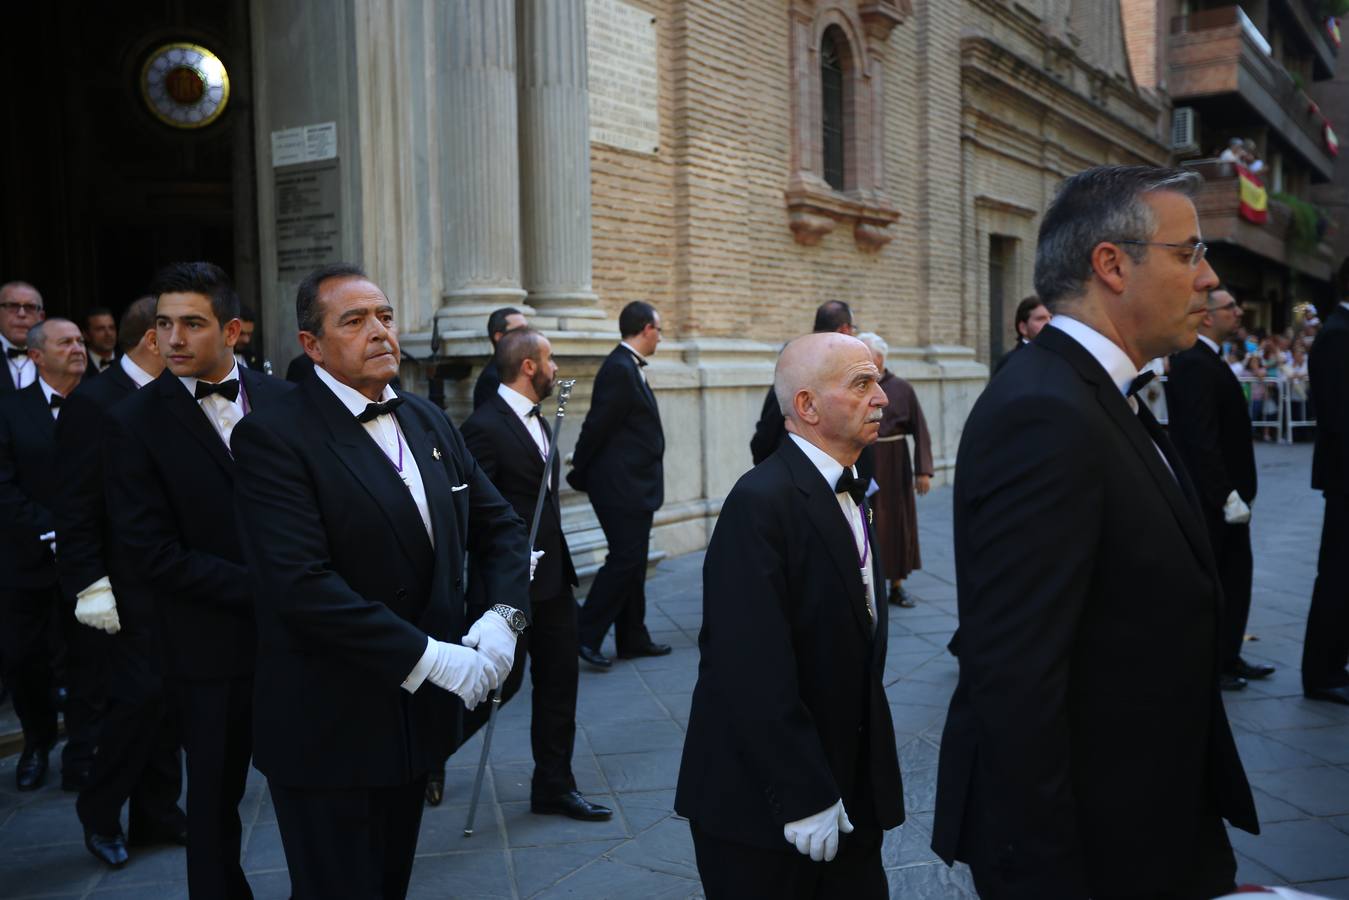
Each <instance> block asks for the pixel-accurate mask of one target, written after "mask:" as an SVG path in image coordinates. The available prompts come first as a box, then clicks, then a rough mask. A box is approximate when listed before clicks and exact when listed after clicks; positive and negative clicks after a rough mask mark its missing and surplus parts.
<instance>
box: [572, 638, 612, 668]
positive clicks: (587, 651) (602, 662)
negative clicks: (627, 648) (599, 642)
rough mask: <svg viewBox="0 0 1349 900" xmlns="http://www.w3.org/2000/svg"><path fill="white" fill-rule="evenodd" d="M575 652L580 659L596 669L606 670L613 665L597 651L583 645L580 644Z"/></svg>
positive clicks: (610, 660)
mask: <svg viewBox="0 0 1349 900" xmlns="http://www.w3.org/2000/svg"><path fill="white" fill-rule="evenodd" d="M577 652H578V653H579V654H580V656H581V659H584V660H585V661H586V662H588V663H590V664H591V665H592V666H594V667H595V668H597V669H607V668H609V667H610V666H612V665H613V664H614V661H613V660H612V659H610V658H609V657H607V656H605V655H604V654H603V653H601V652H600V651H598V650H594V649H591V648H590V647H587V646H586V645H585V644H582V645H581V646H580V649H579V650H578V651H577Z"/></svg>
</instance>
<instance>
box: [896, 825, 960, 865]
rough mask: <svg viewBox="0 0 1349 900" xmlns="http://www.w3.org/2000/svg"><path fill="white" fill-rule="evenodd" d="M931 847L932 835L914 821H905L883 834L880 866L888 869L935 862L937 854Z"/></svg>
mask: <svg viewBox="0 0 1349 900" xmlns="http://www.w3.org/2000/svg"><path fill="white" fill-rule="evenodd" d="M931 845H932V833H931V832H929V831H928V830H927V829H926V828H924V827H923V826H922V825H921V824H920V823H919V822H917V821H915V820H914V819H912V818H909V819H906V820H905V822H904V824H903V825H901V826H899V827H898V828H891V829H890V830H889V831H887V832H886V833H885V843H883V844H882V845H881V864H882V865H884V866H885V867H886V868H887V869H890V868H895V867H898V866H912V865H919V864H923V863H932V862H936V861H937V854H936V853H935V852H933V850H932V846H931ZM943 865H945V863H943Z"/></svg>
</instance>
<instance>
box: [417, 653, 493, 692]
mask: <svg viewBox="0 0 1349 900" xmlns="http://www.w3.org/2000/svg"><path fill="white" fill-rule="evenodd" d="M435 648H436V659H435V662H434V663H432V664H431V671H430V672H428V673H427V675H426V680H427V681H429V682H431V683H432V684H434V685H435V686H436V687H438V688H443V689H444V690H447V691H449V692H450V693H452V694H458V695H459V699H461V700H463V701H464V706H465V707H466V708H468V709H472V708H473V707H475V706H477V705H478V704H479V703H481V702H482V701H483V698H484V697H486V696H487V692H488V691H490V690H491V689H492V688H491V686H490V685H489V684H488V669H490V668H491V664H490V663H489V662H488V661H487V658H486V657H484V656H483V655H482V654H481V653H478V652H477V651H475V650H470V649H469V648H468V647H461V646H459V645H458V644H449V643H446V642H445V641H436V642H435Z"/></svg>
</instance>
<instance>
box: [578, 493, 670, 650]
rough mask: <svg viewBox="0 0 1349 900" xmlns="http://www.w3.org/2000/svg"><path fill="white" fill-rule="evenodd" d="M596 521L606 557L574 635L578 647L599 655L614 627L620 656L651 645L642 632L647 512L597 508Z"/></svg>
mask: <svg viewBox="0 0 1349 900" xmlns="http://www.w3.org/2000/svg"><path fill="white" fill-rule="evenodd" d="M595 515H596V516H597V517H598V518H599V520H600V527H601V528H602V529H604V539H605V540H606V541H608V542H609V554H608V556H606V557H605V558H604V565H603V566H601V567H600V570H599V571H598V572H597V573H595V583H594V584H592V585H591V586H590V593H589V594H588V595H587V596H586V602H585V606H583V607H581V612H580V621H579V623H578V629H579V632H580V637H581V643H582V644H584V645H585V646H587V647H591V648H593V649H596V650H598V649H599V648H600V644H602V643H603V642H604V635H605V633H606V632H608V630H609V626H610V625H613V626H614V643H615V644H617V646H618V655H619V656H624V655H626V654H629V653H634V652H636V651H637V650H638V649H639V648H641V647H644V646H646V645H647V644H649V643H650V642H651V635H650V633H649V632H647V630H646V555H647V548H648V546H649V545H650V543H651V519H652V515H653V514H652V512H651V511H650V510H642V509H630V508H628V507H624V506H604V505H596V506H595Z"/></svg>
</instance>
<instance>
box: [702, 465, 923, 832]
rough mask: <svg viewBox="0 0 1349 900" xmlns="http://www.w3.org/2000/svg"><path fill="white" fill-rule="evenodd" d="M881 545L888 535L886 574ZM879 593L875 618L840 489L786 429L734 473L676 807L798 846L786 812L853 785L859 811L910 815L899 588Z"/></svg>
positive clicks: (713, 551) (717, 826)
mask: <svg viewBox="0 0 1349 900" xmlns="http://www.w3.org/2000/svg"><path fill="white" fill-rule="evenodd" d="M875 559H876V556H875V547H874V544H873V547H872V580H873V584H877V585H881V584H884V581H883V580H882V576H881V571H880V568H879V566H878V565H877V564H876V562H875ZM876 605H877V614H878V621H877V623H876V627H875V629H874V631H873V628H872V625H871V621H870V617H869V615H868V612H867V605H866V588H865V586H864V585H863V584H862V578H861V575H860V574H859V560H858V556H857V547H856V545H855V543H854V541H853V538H852V534H851V531H850V529H849V527H848V523H847V520H846V519H845V518H844V516H843V513H842V511H841V510H840V508H839V503H838V498H837V496H836V495H835V494H834V492H833V490H832V489H831V487H830V486H829V485H828V484H826V483H825V480H824V479H823V478H822V477H820V472H819V470H818V469H816V468H815V466H814V464H812V463H811V462H810V460H809V459H808V458H807V457H806V455H805V454H804V453H802V452H801V450H800V449H799V448H798V447H797V446H796V444H795V443H793V442H792V441H784V442H783V444H782V447H781V448H779V450H778V451H777V452H776V453H775V454H774V455H773V456H771V457H770V458H769V459H768V460H766V461H765V462H764V463H763V464H762V465H759V466H756V467H755V468H753V469H751V470H750V471H749V472H748V473H746V474H745V475H744V476H743V477H741V479H740V480H739V481H738V482H737V483H736V485H735V487H734V488H732V490H731V493H730V494H729V495H727V497H726V502H725V504H724V505H723V506H722V510H721V515H720V516H719V517H718V519H717V525H716V528H715V530H714V531H713V532H712V540H711V542H710V543H709V545H708V548H707V558H706V560H705V561H704V563H703V626H702V630H701V632H700V633H699V636H698V647H699V650H700V651H701V659H700V661H699V664H698V683H697V685H696V686H695V687H694V690H693V707H692V709H691V711H690V714H689V726H688V735H687V737H686V738H685V741H684V756H683V761H682V763H681V764H680V768H679V785H678V790H677V792H676V794H675V810H676V812H678V813H679V814H680V815H682V816H686V817H687V818H689V819H690V820H692V821H694V822H695V823H697V825H698V827H699V828H701V829H703V830H704V831H707V832H709V833H710V834H713V835H716V836H719V837H722V838H725V839H727V840H733V841H736V842H739V843H747V844H751V845H755V846H758V847H763V848H766V849H769V850H780V851H783V852H791V853H795V852H796V851H795V849H794V848H793V847H792V846H791V845H790V844H788V843H787V842H786V841H785V840H783V837H782V826H783V825H785V824H786V823H788V822H792V821H795V820H797V819H801V818H804V817H805V816H809V815H812V814H814V813H817V812H820V811H821V810H823V809H825V808H827V807H828V806H829V805H830V804H832V803H833V802H834V801H836V800H838V799H840V798H842V800H843V805H844V807H845V808H846V809H847V811H848V816H849V818H851V819H852V822H853V824H854V825H856V826H859V827H873V828H875V827H880V828H893V827H895V826H896V825H899V824H900V823H901V822H903V821H904V799H903V797H904V794H903V790H902V786H901V784H900V775H899V760H898V757H897V755H896V752H895V731H894V725H893V723H892V721H891V718H890V706H889V703H888V702H887V700H886V696H885V686H884V684H883V683H882V678H883V676H884V673H885V653H886V604H885V598H884V596H883V595H880V594H878V596H877V604H876ZM864 740H865V743H863V741H864ZM844 840H845V841H846V840H847V838H846V837H845V838H844Z"/></svg>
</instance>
